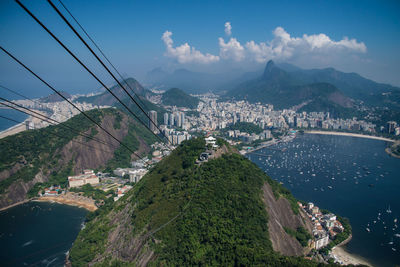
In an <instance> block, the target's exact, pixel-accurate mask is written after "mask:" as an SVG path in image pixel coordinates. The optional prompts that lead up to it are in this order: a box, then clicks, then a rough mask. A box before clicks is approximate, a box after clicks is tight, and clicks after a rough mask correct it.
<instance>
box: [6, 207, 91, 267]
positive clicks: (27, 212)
mask: <svg viewBox="0 0 400 267" xmlns="http://www.w3.org/2000/svg"><path fill="white" fill-rule="evenodd" d="M86 213H87V211H86V210H85V209H82V208H78V207H73V206H67V205H61V204H57V203H42V202H30V203H26V204H22V205H19V206H16V207H13V208H11V209H8V210H5V211H2V212H0V229H1V230H0V251H1V253H0V265H1V266H63V265H64V260H65V256H66V254H65V253H66V252H67V251H68V250H69V249H70V248H71V245H72V242H73V241H74V240H75V239H76V236H77V235H78V233H79V231H80V229H81V227H82V223H83V221H84V218H85V216H86Z"/></svg>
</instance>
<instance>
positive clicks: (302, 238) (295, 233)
mask: <svg viewBox="0 0 400 267" xmlns="http://www.w3.org/2000/svg"><path fill="white" fill-rule="evenodd" d="M283 228H284V229H285V232H286V233H288V234H289V235H290V236H292V237H294V238H296V239H297V241H299V242H300V244H301V245H302V246H303V247H306V246H307V245H308V240H310V239H311V238H312V236H311V235H310V233H309V232H307V230H306V229H304V227H298V228H297V229H296V230H293V229H291V228H288V227H283Z"/></svg>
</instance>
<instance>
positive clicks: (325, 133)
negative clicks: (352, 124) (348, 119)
mask: <svg viewBox="0 0 400 267" xmlns="http://www.w3.org/2000/svg"><path fill="white" fill-rule="evenodd" d="M304 133H307V134H324V135H341V136H351V137H359V138H369V139H375V140H381V141H386V142H392V143H394V142H395V140H392V139H389V138H385V137H379V136H373V135H366V134H356V133H346V132H334V131H304Z"/></svg>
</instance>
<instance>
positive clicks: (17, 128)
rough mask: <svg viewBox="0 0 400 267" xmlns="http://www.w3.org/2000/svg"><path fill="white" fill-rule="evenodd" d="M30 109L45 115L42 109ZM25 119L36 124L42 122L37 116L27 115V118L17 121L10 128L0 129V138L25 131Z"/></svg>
mask: <svg viewBox="0 0 400 267" xmlns="http://www.w3.org/2000/svg"><path fill="white" fill-rule="evenodd" d="M32 110H33V111H35V112H37V113H39V114H42V115H44V116H47V114H46V113H45V112H43V111H39V110H35V109H32ZM26 121H32V122H33V123H34V124H38V123H40V122H42V121H43V120H41V119H39V118H36V117H34V116H32V115H29V116H28V118H26V119H25V120H24V121H23V122H21V123H18V124H16V125H13V126H11V127H10V128H8V129H5V130H3V131H1V132H0V139H2V138H5V137H7V136H10V135H15V134H17V133H20V132H24V131H26V125H25V124H26ZM35 129H36V128H35Z"/></svg>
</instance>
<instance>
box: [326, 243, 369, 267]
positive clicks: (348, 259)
mask: <svg viewBox="0 0 400 267" xmlns="http://www.w3.org/2000/svg"><path fill="white" fill-rule="evenodd" d="M331 253H332V255H334V256H335V257H336V259H337V260H339V261H340V264H341V265H348V264H353V265H359V264H363V265H367V266H371V267H373V265H372V264H371V263H370V262H368V261H367V260H365V259H363V258H362V257H360V256H358V255H355V254H351V253H349V252H347V251H346V250H345V249H344V248H343V247H342V245H338V246H336V247H333V248H332V250H331Z"/></svg>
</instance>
